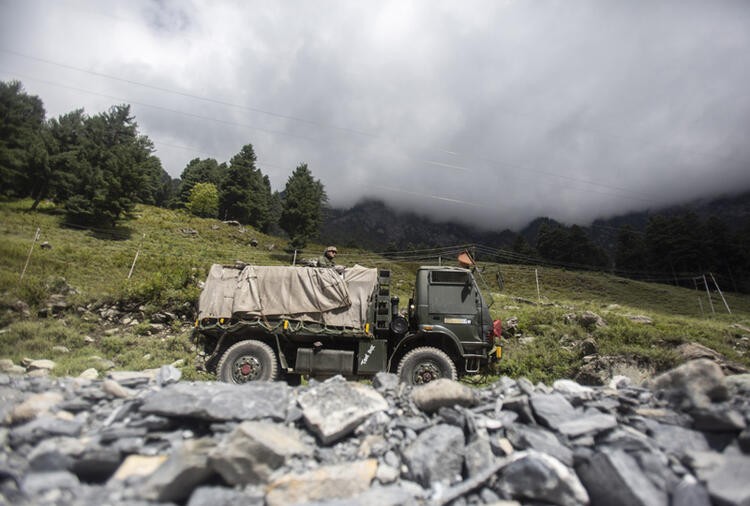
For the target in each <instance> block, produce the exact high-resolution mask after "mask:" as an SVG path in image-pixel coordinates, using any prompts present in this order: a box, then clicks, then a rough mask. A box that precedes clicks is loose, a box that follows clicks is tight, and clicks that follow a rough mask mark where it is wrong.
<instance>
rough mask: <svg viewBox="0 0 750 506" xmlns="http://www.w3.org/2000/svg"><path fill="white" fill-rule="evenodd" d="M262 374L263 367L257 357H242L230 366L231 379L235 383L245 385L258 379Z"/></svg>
mask: <svg viewBox="0 0 750 506" xmlns="http://www.w3.org/2000/svg"><path fill="white" fill-rule="evenodd" d="M262 374H263V366H262V365H261V363H260V360H258V359H257V357H254V356H252V355H243V356H241V357H239V358H238V359H237V360H235V361H234V364H232V379H233V380H234V381H235V383H245V382H247V381H253V380H257V379H258V378H260V376H261V375H262Z"/></svg>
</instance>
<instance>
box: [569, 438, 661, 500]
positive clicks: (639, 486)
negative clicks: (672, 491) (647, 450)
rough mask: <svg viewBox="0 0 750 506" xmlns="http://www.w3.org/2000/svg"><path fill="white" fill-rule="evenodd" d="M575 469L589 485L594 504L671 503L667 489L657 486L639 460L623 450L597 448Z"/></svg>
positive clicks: (587, 486) (588, 489) (586, 485)
mask: <svg viewBox="0 0 750 506" xmlns="http://www.w3.org/2000/svg"><path fill="white" fill-rule="evenodd" d="M576 472H577V473H578V477H579V478H580V479H581V481H582V482H583V484H584V486H585V487H586V490H587V491H588V493H589V496H590V498H591V502H592V504H607V505H612V506H619V505H623V506H626V505H627V506H631V505H643V506H650V505H653V506H661V505H664V504H668V496H667V493H666V492H665V491H664V490H660V489H658V488H657V487H656V486H654V485H653V483H651V481H650V480H649V479H648V477H647V476H646V475H645V474H644V473H643V471H641V469H640V467H639V466H638V462H636V460H635V459H634V458H633V457H631V456H630V455H629V454H627V453H625V452H624V451H622V450H607V451H601V452H597V453H595V454H594V455H593V457H592V458H591V459H589V460H586V461H583V462H580V463H579V464H578V465H576Z"/></svg>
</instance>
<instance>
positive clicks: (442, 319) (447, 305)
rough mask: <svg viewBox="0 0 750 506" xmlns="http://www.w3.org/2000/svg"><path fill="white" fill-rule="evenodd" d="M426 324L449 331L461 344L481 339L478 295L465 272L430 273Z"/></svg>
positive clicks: (474, 285) (472, 282)
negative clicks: (427, 319)
mask: <svg viewBox="0 0 750 506" xmlns="http://www.w3.org/2000/svg"><path fill="white" fill-rule="evenodd" d="M428 292H429V293H428V307H429V323H431V324H432V325H440V326H443V327H445V328H446V329H447V330H449V331H451V332H452V333H453V334H454V335H455V336H456V337H457V338H458V340H459V341H461V342H463V343H476V342H477V341H482V336H481V330H480V329H481V326H482V323H483V322H482V307H483V305H484V304H483V303H482V295H481V293H480V292H479V290H478V289H477V286H476V284H475V283H474V278H473V277H472V276H471V274H470V273H469V272H467V271H459V270H456V271H450V270H444V271H443V270H441V271H438V270H435V271H432V272H430V281H429V290H428Z"/></svg>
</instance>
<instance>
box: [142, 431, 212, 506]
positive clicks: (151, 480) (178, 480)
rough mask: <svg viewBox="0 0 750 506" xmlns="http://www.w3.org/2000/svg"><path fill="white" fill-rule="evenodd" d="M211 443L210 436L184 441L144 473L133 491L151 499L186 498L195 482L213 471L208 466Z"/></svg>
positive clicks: (175, 500) (195, 485) (178, 500)
mask: <svg viewBox="0 0 750 506" xmlns="http://www.w3.org/2000/svg"><path fill="white" fill-rule="evenodd" d="M214 445H215V443H214V442H213V441H212V440H210V439H195V440H189V441H185V442H184V443H182V445H181V446H180V447H179V448H177V449H176V450H174V451H173V452H172V453H171V454H170V455H169V457H167V459H166V460H165V461H164V463H162V464H161V465H159V466H158V467H157V468H156V470H155V471H154V472H153V473H152V474H150V475H148V477H147V478H146V480H145V482H143V483H142V484H141V485H139V487H138V488H137V494H138V495H139V496H140V497H142V498H144V499H148V500H151V501H161V502H169V501H174V502H181V501H184V500H186V499H187V498H188V497H190V495H191V494H192V492H193V490H194V489H195V488H196V487H197V486H198V485H201V484H203V483H205V482H206V481H208V480H209V479H210V478H211V476H212V475H213V474H214V472H213V470H212V469H211V468H210V467H209V466H208V453H209V451H210V450H211V448H213V447H214Z"/></svg>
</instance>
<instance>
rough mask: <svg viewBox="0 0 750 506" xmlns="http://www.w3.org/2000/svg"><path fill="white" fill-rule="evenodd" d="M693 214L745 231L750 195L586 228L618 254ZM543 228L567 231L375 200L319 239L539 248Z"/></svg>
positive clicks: (333, 221)
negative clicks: (490, 224)
mask: <svg viewBox="0 0 750 506" xmlns="http://www.w3.org/2000/svg"><path fill="white" fill-rule="evenodd" d="M688 211H690V212H693V213H695V214H696V215H698V217H700V218H704V219H705V218H708V217H710V216H717V217H719V218H721V219H722V220H723V221H725V222H727V225H728V226H729V227H730V228H732V229H734V228H739V227H741V226H742V225H743V224H744V223H746V222H748V221H750V190H745V191H743V192H739V193H737V194H735V195H726V194H723V195H718V196H715V197H706V198H701V199H697V200H692V201H688V202H685V203H682V204H678V205H672V206H665V207H663V208H658V209H655V210H651V209H647V210H643V211H635V212H631V213H625V214H622V215H617V216H613V217H610V218H597V219H595V220H593V221H592V222H591V223H590V224H589V225H587V226H583V225H582V226H581V228H583V229H584V230H585V231H586V233H587V234H588V235H589V237H590V238H591V240H592V241H593V242H594V243H595V244H597V245H599V246H601V247H602V248H604V249H605V250H606V251H608V252H612V251H613V250H614V245H615V242H616V238H617V232H618V230H619V229H620V227H622V226H624V225H629V226H631V227H632V228H634V229H635V230H641V231H642V230H645V228H646V225H647V223H648V220H649V218H651V217H652V216H657V215H662V216H673V215H676V214H681V213H684V212H688ZM542 224H547V225H552V226H555V225H563V224H562V223H560V222H558V221H556V220H555V219H554V218H553V217H537V218H535V219H533V220H531V221H530V222H529V223H528V224H527V225H526V226H525V227H523V228H522V229H520V230H519V231H513V230H510V229H502V230H483V229H481V228H480V227H474V226H471V225H465V224H461V223H456V222H445V221H438V220H431V219H430V218H429V217H426V216H422V215H419V214H418V213H416V212H415V211H396V210H395V209H394V208H392V207H390V206H388V205H387V204H386V203H385V202H383V201H381V200H378V199H372V198H369V199H364V200H362V201H360V202H358V203H357V204H355V205H354V206H352V207H350V208H348V209H337V208H329V209H327V210H326V212H325V214H324V218H323V224H322V226H321V232H320V236H319V238H320V240H321V241H322V242H325V243H334V244H339V245H343V246H357V247H361V248H366V249H372V250H378V249H381V250H384V251H388V250H408V249H418V248H424V247H436V246H445V245H454V244H469V243H478V244H483V245H485V246H489V247H492V248H507V247H510V246H511V245H512V244H513V241H514V240H516V238H517V237H518V236H519V235H521V236H523V237H524V238H525V239H526V240H527V241H528V242H529V243H530V244H532V245H533V244H534V243H535V242H536V236H537V233H538V231H539V228H540V227H541V226H542ZM571 225H572V224H571Z"/></svg>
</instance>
